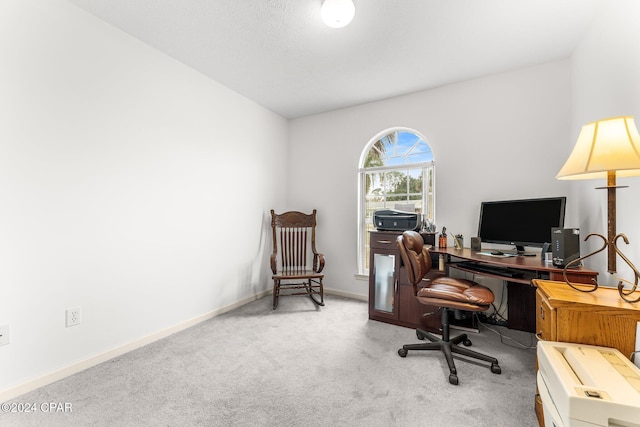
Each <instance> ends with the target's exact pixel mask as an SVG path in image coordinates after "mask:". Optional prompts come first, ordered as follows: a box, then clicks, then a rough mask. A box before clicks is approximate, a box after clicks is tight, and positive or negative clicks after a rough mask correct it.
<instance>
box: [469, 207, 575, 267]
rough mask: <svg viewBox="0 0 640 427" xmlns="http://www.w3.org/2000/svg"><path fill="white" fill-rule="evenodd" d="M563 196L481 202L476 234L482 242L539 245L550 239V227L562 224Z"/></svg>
mask: <svg viewBox="0 0 640 427" xmlns="http://www.w3.org/2000/svg"><path fill="white" fill-rule="evenodd" d="M566 200H567V198H566V197H548V198H540V199H522V200H502V201H492V202H482V204H481V206H480V223H479V225H478V237H480V239H481V241H482V243H485V242H487V243H499V244H505V245H515V247H516V251H517V253H518V254H524V252H525V249H524V248H525V246H533V247H542V246H543V245H544V244H545V243H550V242H551V228H552V227H564V214H565V205H566Z"/></svg>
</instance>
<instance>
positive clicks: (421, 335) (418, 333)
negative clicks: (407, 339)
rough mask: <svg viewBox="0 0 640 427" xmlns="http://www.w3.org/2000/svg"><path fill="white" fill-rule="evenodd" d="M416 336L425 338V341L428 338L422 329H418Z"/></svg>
mask: <svg viewBox="0 0 640 427" xmlns="http://www.w3.org/2000/svg"><path fill="white" fill-rule="evenodd" d="M416 337H418V339H419V340H423V341H424V340H425V339H427V336H426V335H424V334H423V333H422V332H420V331H416Z"/></svg>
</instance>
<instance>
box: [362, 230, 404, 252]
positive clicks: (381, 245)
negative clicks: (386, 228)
mask: <svg viewBox="0 0 640 427" xmlns="http://www.w3.org/2000/svg"><path fill="white" fill-rule="evenodd" d="M398 236H399V234H391V233H390V234H381V233H371V236H370V239H371V240H370V241H369V246H370V247H371V248H374V249H388V250H389V249H390V250H397V249H398V247H397V246H396V239H397V238H398Z"/></svg>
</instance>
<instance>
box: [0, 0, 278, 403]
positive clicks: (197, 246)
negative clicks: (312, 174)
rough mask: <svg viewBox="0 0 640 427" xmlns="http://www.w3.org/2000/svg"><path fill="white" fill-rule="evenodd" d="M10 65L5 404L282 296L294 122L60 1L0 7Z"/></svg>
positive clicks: (5, 61) (5, 119) (1, 166)
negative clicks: (282, 236) (275, 253)
mask: <svg viewBox="0 0 640 427" xmlns="http://www.w3.org/2000/svg"><path fill="white" fill-rule="evenodd" d="M0 63H1V64H2V66H0V200H1V203H0V324H5V323H9V324H10V325H11V343H10V344H9V345H7V346H3V347H0V401H2V397H3V395H2V390H3V389H5V390H7V389H9V388H12V387H15V386H16V385H17V384H23V383H25V382H29V381H32V380H33V379H34V378H38V377H39V376H41V375H47V374H50V373H51V372H54V371H56V370H57V369H60V368H63V367H65V366H67V365H71V364H74V363H76V362H78V361H82V360H84V359H87V358H91V357H93V356H95V355H99V354H101V353H102V352H105V351H109V350H112V349H114V348H118V347H119V346H123V345H125V344H127V343H130V342H134V341H136V340H139V339H141V338H143V337H146V336H148V335H150V334H154V333H156V332H158V331H162V330H166V329H167V328H170V327H172V326H174V325H179V324H181V323H182V322H185V321H188V320H189V319H193V318H197V317H198V316H202V315H206V314H207V313H211V312H212V311H215V310H218V309H221V308H224V307H227V306H229V305H233V304H235V303H237V302H239V301H243V300H245V299H248V298H251V297H254V296H255V295H256V294H259V293H260V292H262V291H265V290H266V289H268V288H269V282H270V277H269V275H268V273H269V269H268V264H267V263H266V262H265V260H266V258H265V254H266V252H269V251H270V247H269V244H270V243H269V240H268V238H267V237H268V235H267V234H265V233H266V231H267V227H268V217H267V214H268V211H269V209H270V208H272V207H275V208H280V207H283V206H284V201H285V199H286V195H285V186H286V182H285V177H286V167H285V165H286V161H287V151H286V144H287V121H286V120H284V119H283V118H281V117H280V116H277V115H275V114H273V113H271V112H269V111H267V110H265V109H264V108H262V107H260V106H258V105H256V104H255V103H253V102H251V101H249V100H247V99H246V98H243V97H241V96H239V95H238V94H236V93H235V92H232V91H230V90H229V89H227V88H225V87H223V86H222V85H220V84H218V83H216V82H214V81H212V80H210V79H208V78H206V77H204V76H203V75H201V74H199V73H196V72H194V71H193V70H192V69H190V68H188V67H186V66H184V65H181V64H180V63H178V62H177V61H174V60H173V59H171V58H169V57H167V56H165V55H163V54H161V53H159V52H157V51H155V50H154V49H151V48H150V47H148V46H146V45H144V44H142V43H141V42H139V41H137V40H135V39H133V38H131V37H129V36H128V35H126V34H124V33H122V32H120V31H119V30H117V29H115V28H113V27H111V26H109V25H107V24H105V23H103V22H102V21H99V20H97V19H96V18H94V17H93V16H91V15H89V14H87V13H86V12H84V11H81V10H80V9H78V8H76V7H75V6H73V5H70V4H68V3H67V2H65V1H61V0H4V1H2V2H0ZM265 251H266V252H265ZM75 306H80V307H81V309H82V323H81V324H80V325H78V326H74V327H71V328H65V322H64V320H65V308H67V307H75ZM5 397H6V395H5Z"/></svg>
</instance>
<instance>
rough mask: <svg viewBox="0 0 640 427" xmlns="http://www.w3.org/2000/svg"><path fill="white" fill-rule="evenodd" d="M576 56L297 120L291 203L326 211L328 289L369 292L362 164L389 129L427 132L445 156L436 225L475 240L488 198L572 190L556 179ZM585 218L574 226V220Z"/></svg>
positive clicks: (439, 157)
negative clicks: (360, 261) (361, 230)
mask: <svg viewBox="0 0 640 427" xmlns="http://www.w3.org/2000/svg"><path fill="white" fill-rule="evenodd" d="M569 78H570V63H569V61H568V60H566V61H559V62H554V63H549V64H544V65H540V66H537V67H531V68H527V69H522V70H518V71H513V72H509V73H503V74H497V75H493V76H489V77H485V78H481V79H477V80H472V81H467V82H464V83H460V84H455V85H450V86H445V87H442V88H439V89H435V90H428V91H424V92H419V93H414V94H411V95H406V96H401V97H397V98H393V99H389V100H385V101H380V102H375V103H370V104H365V105H361V106H357V107H353V108H348V109H344V110H339V111H334V112H331V113H326V114H320V115H315V116H310V117H306V118H301V119H297V120H293V121H291V125H290V140H291V154H290V156H291V158H290V159H291V160H290V169H291V176H293V177H299V179H291V180H290V181H289V201H290V204H291V205H295V206H296V207H297V208H300V209H305V210H309V209H311V208H314V207H315V208H318V210H319V211H318V222H319V231H318V233H319V234H318V239H317V240H318V245H319V248H320V249H321V250H322V251H324V253H325V255H326V257H327V265H326V268H325V271H326V279H325V282H326V286H327V287H329V288H332V289H338V290H340V291H343V292H346V293H351V294H356V295H362V296H364V295H366V294H367V289H368V284H367V282H366V281H362V280H357V279H356V278H355V277H354V274H355V273H356V271H357V269H356V258H357V227H356V221H357V206H358V201H357V169H358V161H359V158H360V155H361V153H362V150H363V149H364V147H365V145H366V144H367V142H369V140H370V139H371V138H372V137H374V136H375V135H376V134H378V133H379V132H380V131H382V130H385V129H388V128H391V127H396V126H401V127H408V128H411V129H414V130H416V131H418V132H420V133H421V134H422V135H424V136H425V137H426V138H427V140H428V142H429V143H430V144H431V146H432V148H433V152H434V156H435V160H436V192H437V193H436V223H437V225H438V227H442V226H446V227H447V229H448V230H449V231H451V232H452V233H462V234H464V235H465V236H469V237H470V236H475V235H476V234H477V227H478V215H479V208H480V202H481V201H483V200H501V199H510V198H529V197H546V196H559V195H566V194H567V192H568V190H569V184H568V183H566V182H562V181H557V180H556V179H555V175H556V174H557V172H558V170H559V169H560V167H561V166H562V164H563V162H564V159H563V158H562V156H559V155H558V147H559V146H560V147H562V146H564V145H565V144H566V141H567V139H568V138H569V134H570V101H571V96H570V81H569ZM575 225H576V224H567V226H575Z"/></svg>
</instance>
